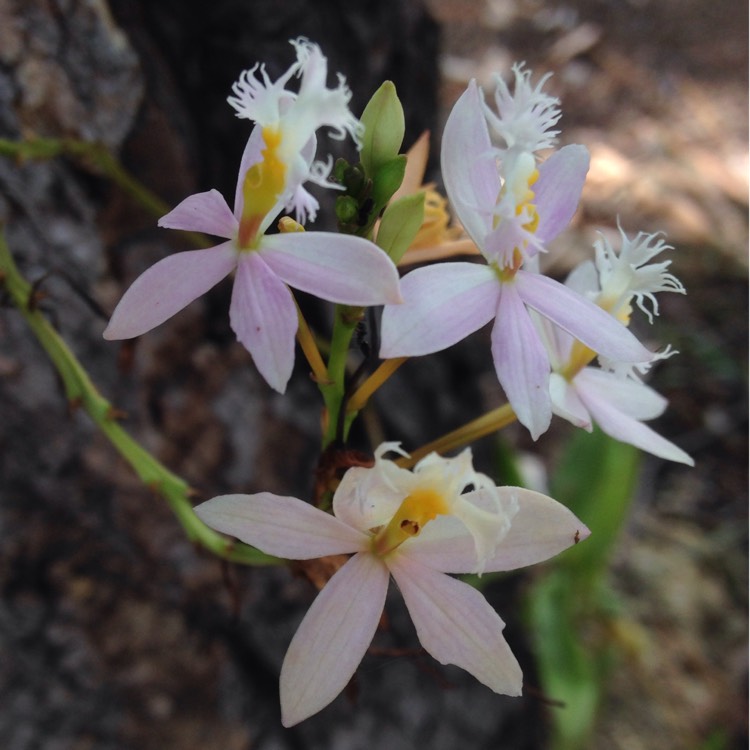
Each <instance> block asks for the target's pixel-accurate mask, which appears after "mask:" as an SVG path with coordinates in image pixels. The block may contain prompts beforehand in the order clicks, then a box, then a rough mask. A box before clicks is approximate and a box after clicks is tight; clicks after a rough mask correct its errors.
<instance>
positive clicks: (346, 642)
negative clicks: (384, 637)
mask: <svg viewBox="0 0 750 750" xmlns="http://www.w3.org/2000/svg"><path fill="white" fill-rule="evenodd" d="M387 590H388V570H387V568H386V567H385V565H383V563H382V562H381V561H380V560H378V559H377V558H375V557H373V556H372V555H366V554H358V555H355V556H354V557H353V558H352V559H351V560H349V562H347V563H346V565H344V567H343V568H341V569H340V570H338V571H337V572H336V574H335V575H334V576H333V578H331V580H330V581H329V582H328V583H327V584H326V586H325V588H324V589H323V590H322V591H321V592H320V594H318V597H317V598H316V599H315V601H314V602H313V603H312V606H311V607H310V609H309V610H308V612H307V614H306V615H305V618H304V620H302V623H301V625H300V626H299V628H298V630H297V632H296V633H295V634H294V638H293V639H292V642H291V644H290V646H289V650H288V651H287V652H286V657H285V658H284V664H283V665H282V667H281V680H280V686H281V722H282V724H283V725H284V726H285V727H290V726H293V725H294V724H298V723H299V722H300V721H302V720H304V719H306V718H308V717H309V716H312V715H313V714H314V713H317V712H318V711H320V710H321V709H322V708H325V707H326V706H327V705H328V704H329V703H330V702H331V701H332V700H333V699H334V698H335V697H336V696H337V695H338V694H339V693H340V692H341V691H342V690H343V689H344V688H345V687H346V684H347V683H348V682H349V680H350V679H351V677H352V675H353V674H354V672H355V670H356V669H357V665H358V664H359V663H360V661H362V657H363V656H364V654H365V651H366V650H367V647H368V646H369V645H370V642H371V641H372V637H373V636H374V635H375V630H376V628H377V626H378V621H379V619H380V615H381V613H382V611H383V606H384V604H385V595H386V592H387Z"/></svg>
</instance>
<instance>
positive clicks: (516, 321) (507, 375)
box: [492, 271, 552, 440]
mask: <svg viewBox="0 0 750 750" xmlns="http://www.w3.org/2000/svg"><path fill="white" fill-rule="evenodd" d="M519 274H520V271H519ZM492 357H493V359H494V361H495V370H496V372H497V377H498V379H499V380H500V385H502V387H503V390H504V391H505V395H506V396H507V397H508V401H510V405H511V406H512V407H513V411H514V412H515V413H516V416H517V417H518V421H519V422H520V423H521V424H522V425H524V426H525V427H526V428H527V429H528V430H529V432H530V433H531V437H532V438H533V439H534V440H536V439H537V438H538V437H539V436H540V435H541V434H542V433H543V432H545V431H546V429H547V428H548V427H549V424H550V421H551V419H552V405H551V402H550V396H549V372H550V365H549V358H548V357H547V353H546V351H545V349H544V346H542V342H541V341H540V340H539V335H538V334H537V331H536V328H535V327H534V324H533V322H532V321H531V318H530V317H529V313H528V311H527V310H526V307H525V305H524V304H523V301H522V300H521V297H520V296H519V294H518V291H517V289H516V285H515V284H513V283H509V284H504V285H503V288H502V293H501V295H500V304H499V306H498V312H497V320H496V321H495V325H494V326H493V328H492Z"/></svg>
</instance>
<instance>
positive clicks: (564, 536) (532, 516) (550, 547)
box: [404, 487, 590, 573]
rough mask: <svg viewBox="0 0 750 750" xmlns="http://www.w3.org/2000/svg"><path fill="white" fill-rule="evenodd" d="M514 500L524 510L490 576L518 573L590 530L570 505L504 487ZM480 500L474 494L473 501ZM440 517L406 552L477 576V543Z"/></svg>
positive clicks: (489, 566)
mask: <svg viewBox="0 0 750 750" xmlns="http://www.w3.org/2000/svg"><path fill="white" fill-rule="evenodd" d="M500 491H501V492H502V493H504V494H505V495H506V496H507V497H508V499H510V498H515V499H516V500H517V501H518V511H517V513H516V514H515V515H514V516H513V518H512V520H511V526H510V531H508V533H507V535H506V536H505V537H504V538H503V540H502V541H501V542H500V544H499V545H498V547H497V550H496V551H495V553H494V554H493V555H492V556H490V558H489V560H488V561H487V564H486V565H485V568H484V572H486V573H491V572H497V571H504V570H515V569H516V568H522V567H525V566H527V565H534V564H536V563H539V562H542V561H544V560H548V559H549V558H551V557H554V556H555V555H557V554H559V553H560V552H562V551H563V550H565V549H567V548H568V547H570V546H572V545H573V544H576V539H577V540H578V541H583V540H584V539H586V538H587V537H588V536H589V535H590V532H589V530H588V529H587V528H586V526H585V525H584V524H583V523H581V521H579V520H578V518H576V516H575V515H573V513H572V512H571V511H570V510H568V508H566V507H565V506H564V505H562V504H561V503H558V502H557V501H555V500H553V499H552V498H550V497H547V496H546V495H542V494H541V493H539V492H534V491H532V490H526V489H522V488H520V487H501V488H500ZM470 496H471V497H472V498H474V493H469V495H467V497H470ZM477 497H479V496H477ZM446 521H448V519H447V518H445V520H444V519H443V518H438V519H436V520H435V521H432V522H430V523H429V524H427V525H426V526H425V528H424V530H423V531H422V533H421V534H420V535H419V536H418V537H416V538H415V539H412V540H410V541H409V542H408V545H409V547H408V552H407V547H406V545H404V554H408V556H409V558H410V559H413V560H417V561H419V562H420V563H421V564H423V565H426V566H428V567H430V568H432V569H433V570H438V571H442V572H444V573H476V570H477V556H476V550H475V546H474V539H473V538H472V536H471V534H469V533H468V532H467V531H466V528H465V527H464V526H463V525H462V524H461V523H460V522H457V521H456V520H455V519H450V521H449V522H446Z"/></svg>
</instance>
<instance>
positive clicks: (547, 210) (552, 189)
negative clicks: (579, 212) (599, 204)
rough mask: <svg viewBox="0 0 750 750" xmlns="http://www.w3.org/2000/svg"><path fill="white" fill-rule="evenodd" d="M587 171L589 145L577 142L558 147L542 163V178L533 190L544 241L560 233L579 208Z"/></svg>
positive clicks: (540, 171)
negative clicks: (576, 143)
mask: <svg viewBox="0 0 750 750" xmlns="http://www.w3.org/2000/svg"><path fill="white" fill-rule="evenodd" d="M588 171H589V152H588V149H587V148H586V147H585V146H578V145H570V146H564V147H563V148H561V149H560V150H559V151H555V153H554V154H552V156H550V157H549V159H547V161H545V162H544V163H543V164H541V166H540V167H539V179H538V180H537V181H536V183H535V184H534V185H533V190H534V196H535V198H534V203H535V204H536V209H537V211H538V212H539V226H538V227H537V230H536V235H537V237H539V239H540V240H542V241H543V242H549V241H550V240H551V239H553V238H554V237H557V235H558V234H560V232H562V230H563V229H565V227H567V226H568V224H569V223H570V220H571V219H572V218H573V214H574V213H575V212H576V209H577V208H578V202H579V201H580V199H581V191H582V190H583V183H584V182H585V181H586V173H587V172H588Z"/></svg>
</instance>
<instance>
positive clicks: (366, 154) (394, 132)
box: [360, 81, 404, 195]
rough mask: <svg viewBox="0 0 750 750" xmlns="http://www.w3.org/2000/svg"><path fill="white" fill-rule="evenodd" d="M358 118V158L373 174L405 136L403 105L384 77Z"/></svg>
mask: <svg viewBox="0 0 750 750" xmlns="http://www.w3.org/2000/svg"><path fill="white" fill-rule="evenodd" d="M361 121H362V124H363V125H364V126H365V134H364V137H363V138H362V152H361V154H360V159H361V161H362V164H363V165H364V168H365V171H366V173H367V175H368V176H370V177H373V176H374V175H375V173H376V172H377V171H378V170H379V169H380V167H381V166H382V165H383V164H385V163H386V162H389V161H391V160H392V159H393V158H394V157H395V156H398V152H399V150H400V148H401V143H402V142H403V140H404V109H403V107H402V106H401V102H400V101H399V98H398V94H396V87H395V86H394V85H393V83H392V82H391V81H385V83H383V85H382V86H381V87H380V88H379V89H378V90H377V91H376V92H375V93H374V94H373V95H372V99H370V101H369V102H368V104H367V106H366V107H365V111H364V112H363V113H362V117H361ZM391 195H392V194H391Z"/></svg>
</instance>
